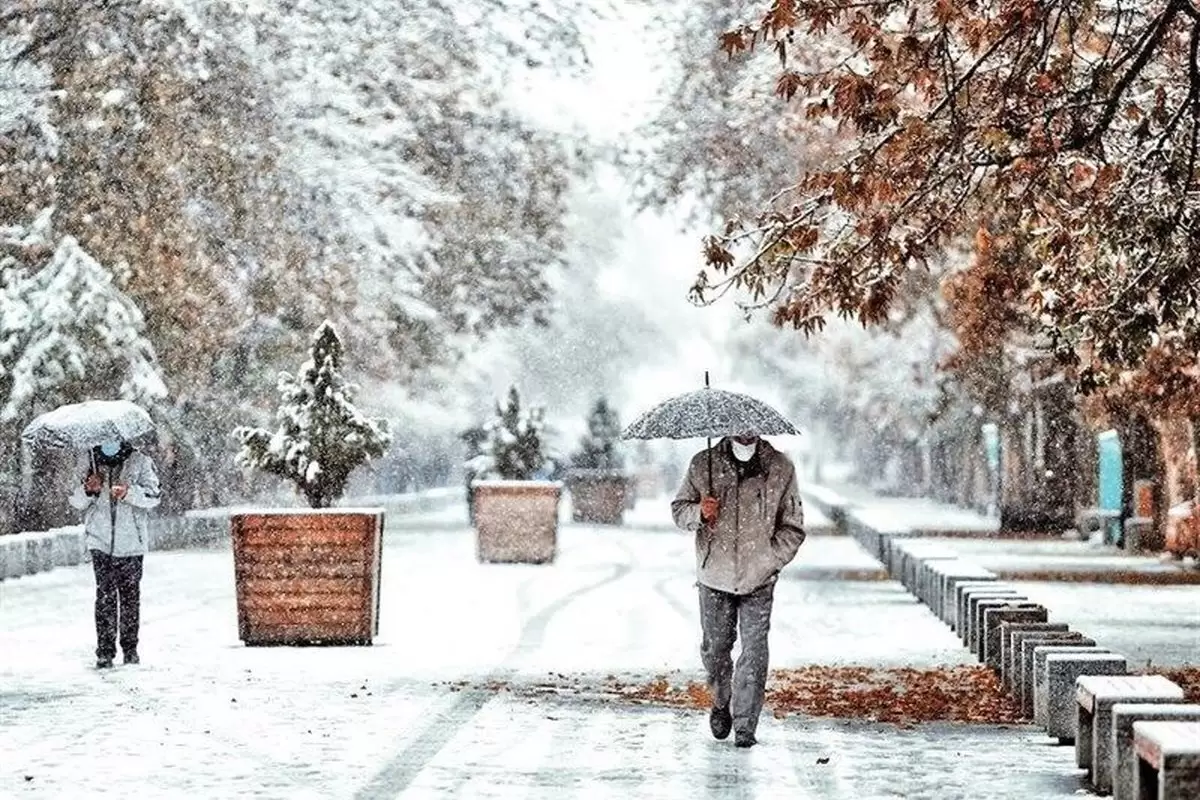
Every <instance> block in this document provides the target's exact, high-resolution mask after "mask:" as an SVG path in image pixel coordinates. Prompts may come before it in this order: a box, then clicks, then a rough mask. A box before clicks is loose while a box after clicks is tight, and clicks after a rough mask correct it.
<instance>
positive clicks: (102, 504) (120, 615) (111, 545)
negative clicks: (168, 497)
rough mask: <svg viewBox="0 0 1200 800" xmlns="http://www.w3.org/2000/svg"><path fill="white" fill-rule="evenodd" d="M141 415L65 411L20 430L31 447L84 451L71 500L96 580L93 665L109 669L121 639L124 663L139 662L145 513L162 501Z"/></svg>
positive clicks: (122, 405)
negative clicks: (142, 446)
mask: <svg viewBox="0 0 1200 800" xmlns="http://www.w3.org/2000/svg"><path fill="white" fill-rule="evenodd" d="M153 433H154V427H153V423H152V422H151V420H150V416H149V415H148V414H147V413H146V412H145V410H143V409H141V408H140V407H138V406H136V405H134V404H133V403H128V402H125V401H89V402H85V403H76V404H73V405H69V406H63V407H61V408H58V409H56V410H54V411H51V412H49V413H47V414H43V415H41V416H40V417H38V418H37V419H35V420H34V421H33V422H32V423H31V424H30V425H29V426H28V427H27V428H26V429H25V431H24V432H23V433H22V435H21V436H22V441H24V442H25V443H27V444H29V445H30V446H33V447H37V446H45V447H51V448H58V449H75V450H77V451H78V450H83V452H82V453H81V454H80V455H79V457H78V458H77V459H76V465H75V473H74V474H75V481H74V487H73V490H72V492H71V494H70V496H69V498H68V501H69V502H70V504H71V505H72V506H74V507H75V508H77V509H79V510H80V511H82V512H83V527H84V533H85V535H86V540H87V549H88V551H89V552H90V553H91V558H92V570H93V572H94V573H95V576H96V606H95V613H96V667H97V669H107V668H109V667H111V666H112V665H113V659H114V658H116V654H117V642H118V638H119V641H120V645H121V651H122V652H123V653H124V656H125V663H126V664H137V663H139V662H140V659H139V657H138V633H139V627H140V625H139V622H140V612H141V580H142V560H143V557H144V556H145V554H146V551H147V549H148V544H149V541H150V531H149V513H148V512H149V509H152V508H154V507H155V506H157V505H158V504H159V501H160V500H161V490H160V488H159V483H158V475H157V473H156V472H155V469H154V462H153V460H151V458H150V457H149V456H148V455H146V454H144V453H142V452H140V451H138V450H137V449H136V448H135V447H134V445H133V442H134V441H144V440H147V439H148V438H149V437H151V436H153Z"/></svg>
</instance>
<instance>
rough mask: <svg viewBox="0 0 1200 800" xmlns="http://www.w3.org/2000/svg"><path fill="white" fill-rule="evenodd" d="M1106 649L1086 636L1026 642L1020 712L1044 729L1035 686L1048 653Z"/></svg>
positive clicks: (1022, 652)
mask: <svg viewBox="0 0 1200 800" xmlns="http://www.w3.org/2000/svg"><path fill="white" fill-rule="evenodd" d="M1107 652H1109V651H1108V649H1107V648H1104V647H1099V646H1098V645H1097V644H1096V643H1095V642H1094V641H1092V640H1091V639H1089V638H1087V637H1086V636H1085V637H1083V638H1082V639H1078V640H1072V641H1067V642H1063V643H1061V644H1059V643H1057V642H1052V643H1050V644H1040V643H1039V642H1038V641H1037V640H1036V639H1034V640H1029V641H1026V642H1025V643H1024V644H1022V645H1021V674H1020V680H1021V687H1022V688H1021V710H1022V712H1023V713H1024V714H1025V716H1026V717H1028V718H1029V719H1031V720H1033V721H1034V723H1035V724H1037V725H1041V726H1042V727H1043V728H1044V727H1046V722H1045V708H1044V707H1043V706H1042V704H1041V701H1042V700H1044V699H1045V697H1044V696H1043V697H1042V698H1040V699H1039V698H1038V696H1037V685H1038V681H1039V680H1040V677H1039V675H1038V673H1039V672H1041V671H1043V670H1044V669H1045V666H1046V656H1047V655H1048V654H1049V653H1107Z"/></svg>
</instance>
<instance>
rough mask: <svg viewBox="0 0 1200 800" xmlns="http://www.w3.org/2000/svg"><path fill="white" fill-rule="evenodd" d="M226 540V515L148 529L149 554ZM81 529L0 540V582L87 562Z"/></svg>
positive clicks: (178, 519)
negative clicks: (151, 551)
mask: <svg viewBox="0 0 1200 800" xmlns="http://www.w3.org/2000/svg"><path fill="white" fill-rule="evenodd" d="M228 540H229V516H228V514H224V515H221V514H213V513H207V514H206V513H193V512H189V513H187V514H184V515H181V516H170V517H158V518H155V519H153V520H152V521H151V525H150V544H149V549H150V550H178V549H184V548H192V547H207V546H212V545H214V544H220V543H223V542H226V541H228ZM86 542H87V537H86V536H85V535H84V532H83V526H82V525H72V526H69V527H65V528H55V529H53V530H49V531H26V532H23V533H13V534H7V535H4V536H0V581H3V580H7V579H10V578H20V577H22V576H25V575H35V574H37V573H39V572H47V571H49V570H52V569H54V568H55V567H68V566H74V565H76V564H80V563H82V562H83V561H86V560H87V559H88V554H87V544H86Z"/></svg>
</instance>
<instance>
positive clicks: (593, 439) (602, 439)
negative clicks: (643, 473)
mask: <svg viewBox="0 0 1200 800" xmlns="http://www.w3.org/2000/svg"><path fill="white" fill-rule="evenodd" d="M620 442H621V421H620V418H619V417H618V416H617V411H616V409H614V408H613V407H612V406H610V405H609V404H608V399H607V398H604V397H601V398H600V399H599V400H597V401H596V403H595V405H593V406H592V411H591V413H590V414H588V431H587V434H586V435H584V436H583V437H582V438H581V439H580V440H579V449H578V450H577V451H576V452H575V454H574V455H573V456H571V466H573V467H574V468H576V469H603V470H621V469H624V467H625V457H624V456H623V455H622V453H621V449H620V447H621V445H620Z"/></svg>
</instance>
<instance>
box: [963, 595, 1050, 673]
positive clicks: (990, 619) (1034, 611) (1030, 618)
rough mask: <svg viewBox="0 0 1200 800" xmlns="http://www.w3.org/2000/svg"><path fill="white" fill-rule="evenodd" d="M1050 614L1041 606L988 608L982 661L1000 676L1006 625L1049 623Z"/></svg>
mask: <svg viewBox="0 0 1200 800" xmlns="http://www.w3.org/2000/svg"><path fill="white" fill-rule="evenodd" d="M1049 620H1050V612H1049V611H1047V610H1046V609H1045V608H1044V607H1042V606H1039V605H1030V606H1017V607H1015V608H988V609H985V610H984V612H983V631H982V638H983V648H982V649H983V652H982V653H980V659H981V660H982V661H983V663H984V664H986V665H987V666H988V668H990V669H991V670H992V671H993V672H995V673H996V674H997V675H999V674H1000V669H1001V665H1002V662H1001V660H1000V656H1001V653H1002V650H1001V643H1002V640H1003V636H1004V627H1003V626H1004V624H1005V623H1011V624H1031V623H1044V622H1049Z"/></svg>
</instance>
